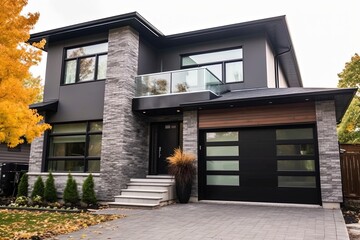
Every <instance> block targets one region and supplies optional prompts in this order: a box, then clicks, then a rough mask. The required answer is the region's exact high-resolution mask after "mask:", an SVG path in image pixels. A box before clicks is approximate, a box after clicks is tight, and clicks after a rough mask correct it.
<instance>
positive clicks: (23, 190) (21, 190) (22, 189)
mask: <svg viewBox="0 0 360 240" xmlns="http://www.w3.org/2000/svg"><path fill="white" fill-rule="evenodd" d="M28 186H29V183H28V175H27V174H26V173H25V174H23V175H22V177H21V179H20V183H19V186H18V192H17V195H16V197H21V196H24V197H27V195H28Z"/></svg>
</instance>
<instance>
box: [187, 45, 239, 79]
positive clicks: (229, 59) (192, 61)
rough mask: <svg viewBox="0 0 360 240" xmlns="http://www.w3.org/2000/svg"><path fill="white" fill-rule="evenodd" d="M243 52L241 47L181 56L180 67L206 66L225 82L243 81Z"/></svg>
mask: <svg viewBox="0 0 360 240" xmlns="http://www.w3.org/2000/svg"><path fill="white" fill-rule="evenodd" d="M242 59H243V52H242V49H241V48H237V49H230V50H224V51H216V52H209V53H200V54H192V55H186V56H183V57H182V59H181V67H183V68H192V67H206V68H207V69H208V70H209V71H210V72H212V74H214V75H215V76H216V77H217V78H218V79H220V80H221V81H223V82H225V83H234V82H243V81H244V77H243V62H242Z"/></svg>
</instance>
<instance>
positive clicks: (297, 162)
mask: <svg viewBox="0 0 360 240" xmlns="http://www.w3.org/2000/svg"><path fill="white" fill-rule="evenodd" d="M313 131H314V130H313V128H311V127H307V128H305V127H304V128H282V129H276V155H277V172H278V187H280V188H286V187H287V188H294V187H295V188H316V154H315V142H314V132H313Z"/></svg>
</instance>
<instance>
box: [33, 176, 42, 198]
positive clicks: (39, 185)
mask: <svg viewBox="0 0 360 240" xmlns="http://www.w3.org/2000/svg"><path fill="white" fill-rule="evenodd" d="M35 196H40V197H43V196H44V182H43V180H42V177H41V176H38V178H37V179H36V182H35V184H34V189H33V191H32V193H31V198H34V197H35Z"/></svg>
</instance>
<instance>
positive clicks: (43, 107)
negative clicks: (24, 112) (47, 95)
mask: <svg viewBox="0 0 360 240" xmlns="http://www.w3.org/2000/svg"><path fill="white" fill-rule="evenodd" d="M58 103H59V101H58V100H50V101H46V102H40V103H34V104H31V105H30V106H29V108H30V109H36V110H37V111H38V112H56V111H57V108H58Z"/></svg>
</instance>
